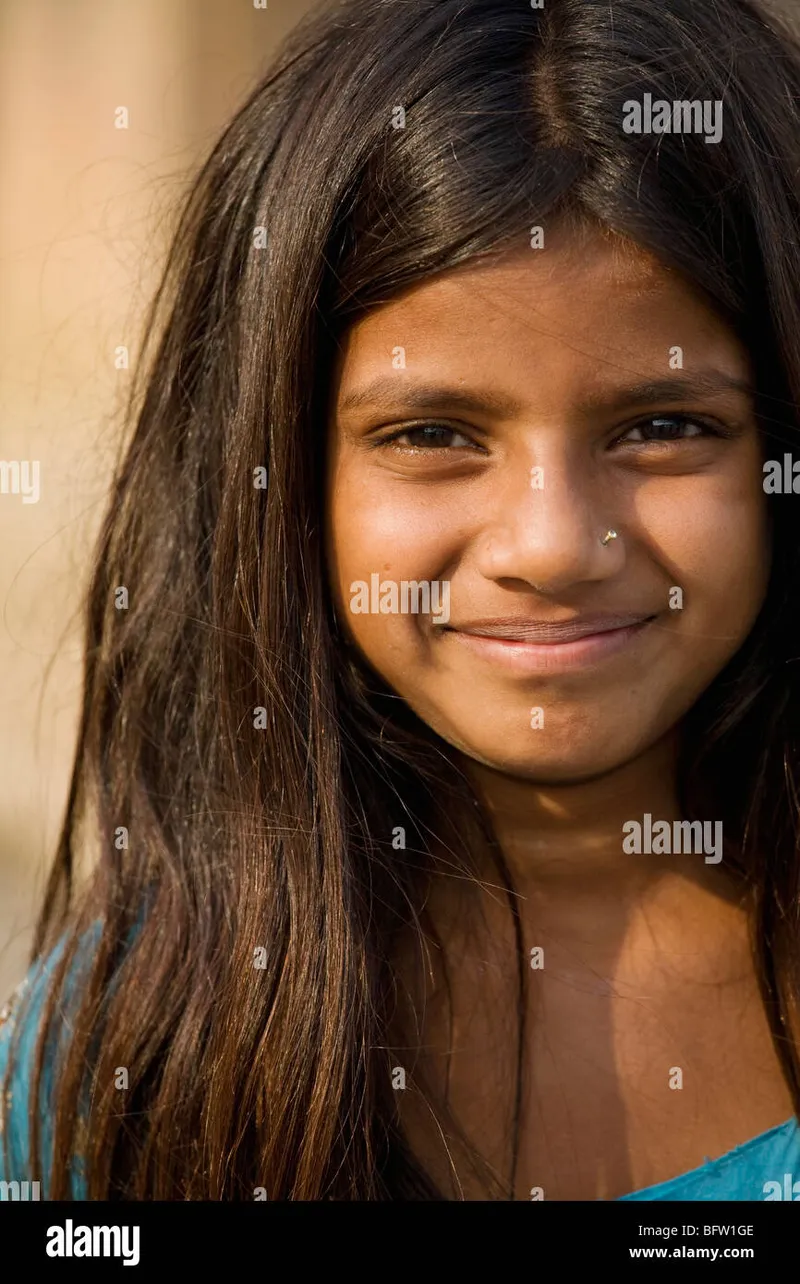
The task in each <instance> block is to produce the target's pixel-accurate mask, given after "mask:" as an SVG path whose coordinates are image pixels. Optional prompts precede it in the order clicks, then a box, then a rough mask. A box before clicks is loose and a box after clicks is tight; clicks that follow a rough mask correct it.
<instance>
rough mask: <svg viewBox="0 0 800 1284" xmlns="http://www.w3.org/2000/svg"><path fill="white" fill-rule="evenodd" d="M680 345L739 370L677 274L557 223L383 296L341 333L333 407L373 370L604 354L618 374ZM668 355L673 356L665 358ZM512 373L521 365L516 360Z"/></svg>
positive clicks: (723, 326) (580, 361)
mask: <svg viewBox="0 0 800 1284" xmlns="http://www.w3.org/2000/svg"><path fill="white" fill-rule="evenodd" d="M676 347H679V348H681V349H682V350H683V351H684V352H685V353H686V362H687V365H689V364H694V365H697V363H698V360H699V359H700V357H702V364H704V365H706V364H708V363H709V362H714V361H716V362H719V363H722V364H724V365H727V366H729V367H730V368H731V373H737V372H741V373H744V372H745V371H746V370H747V367H748V365H749V359H748V354H747V353H746V351H745V349H744V348H743V347H742V345H741V344H740V342H739V340H738V339H737V337H736V335H735V334H734V332H733V331H732V330H731V329H730V327H729V326H728V325H727V323H726V322H725V321H724V320H722V319H721V318H720V317H719V316H718V315H717V314H716V312H715V311H714V310H713V309H712V307H711V306H710V304H709V303H708V302H707V301H706V300H705V299H704V298H703V297H702V296H701V294H700V293H699V292H698V291H697V290H695V289H694V287H693V286H692V285H691V283H690V282H689V281H687V280H685V279H684V278H683V277H682V276H681V275H680V274H679V273H678V272H676V271H674V270H673V269H671V268H670V267H669V266H667V265H664V264H663V263H661V262H660V261H659V260H658V259H657V258H656V257H655V256H654V255H653V254H651V253H649V252H648V251H647V250H645V249H642V248H641V247H639V246H637V245H634V244H633V243H632V242H630V241H625V240H623V238H621V237H615V236H612V235H609V234H606V233H603V232H602V231H595V230H591V231H578V232H575V233H572V232H564V231H563V230H558V231H557V232H556V234H555V235H554V236H553V237H552V240H551V241H549V242H546V248H544V249H542V250H538V251H537V250H533V249H531V248H528V247H523V248H519V247H515V248H514V249H513V250H512V251H508V252H506V253H503V254H499V255H497V256H495V257H493V258H492V259H491V260H488V261H482V262H477V263H468V264H464V265H461V266H459V267H458V268H455V269H452V270H450V271H447V272H443V273H440V274H437V275H436V276H433V277H429V278H427V279H425V280H423V281H421V282H419V283H417V284H416V285H414V286H413V287H411V288H410V289H408V290H406V291H404V292H403V293H402V294H400V295H398V296H397V297H396V298H395V299H393V300H390V301H388V302H387V303H385V304H383V305H381V306H379V307H378V308H376V309H375V310H373V311H372V312H371V313H369V314H368V315H367V316H365V317H363V318H362V319H361V320H360V321H359V322H357V323H356V324H355V325H354V326H353V327H352V329H351V330H350V331H349V333H348V334H347V336H346V337H345V341H344V343H343V345H342V350H341V356H340V361H339V363H338V367H337V378H338V383H337V391H338V401H339V404H340V406H342V407H343V406H344V405H345V404H346V403H347V402H348V401H351V400H352V399H353V396H354V393H355V391H356V385H357V384H359V385H360V384H361V383H362V382H363V380H364V379H365V378H369V379H372V378H373V377H375V376H377V375H379V374H380V372H381V371H384V372H386V371H388V372H389V373H390V375H393V376H394V377H396V378H398V379H399V380H400V381H402V380H404V379H410V378H412V377H413V375H414V373H415V372H418V373H422V372H423V370H424V371H426V372H428V373H430V372H431V363H432V361H433V362H442V361H447V362H448V363H450V364H454V365H456V366H459V368H463V372H464V374H465V375H466V377H469V372H470V371H474V370H476V369H477V368H478V367H479V366H487V365H491V366H492V367H493V368H494V369H496V370H501V369H502V368H503V367H504V366H506V365H508V368H509V375H513V373H514V370H515V364H514V363H515V360H516V361H518V360H519V359H520V358H523V359H525V360H526V361H527V360H530V361H532V362H535V363H536V367H538V368H539V369H544V368H545V367H546V366H547V364H548V363H549V362H551V361H557V362H558V364H559V365H562V366H571V367H573V368H574V367H577V366H581V365H583V366H587V365H589V364H591V363H593V362H600V363H601V364H605V365H607V366H608V372H607V373H608V377H613V372H614V369H615V368H616V369H617V370H618V377H619V378H624V377H625V376H626V374H627V372H628V371H630V370H636V369H638V368H640V367H641V368H644V369H646V370H649V369H651V368H652V369H658V368H659V367H662V368H663V369H664V370H665V371H666V370H667V368H668V365H669V359H670V353H671V352H672V350H673V349H674V348H676ZM673 364H674V363H673ZM516 370H517V373H520V368H519V366H518V365H517V367H516Z"/></svg>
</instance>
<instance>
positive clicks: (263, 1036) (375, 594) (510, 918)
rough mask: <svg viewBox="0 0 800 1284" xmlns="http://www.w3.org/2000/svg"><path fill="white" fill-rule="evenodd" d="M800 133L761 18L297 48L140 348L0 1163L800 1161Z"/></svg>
mask: <svg viewBox="0 0 800 1284" xmlns="http://www.w3.org/2000/svg"><path fill="white" fill-rule="evenodd" d="M799 104H800V52H799V51H798V48H797V46H796V45H795V44H794V43H793V40H792V38H791V36H790V35H789V34H788V33H787V32H786V31H785V30H783V29H782V28H781V26H780V24H779V23H778V22H777V21H776V20H775V19H773V18H772V17H770V16H768V15H767V12H766V11H764V12H762V11H761V9H760V8H758V7H757V6H756V4H755V3H754V2H753V0H715V3H714V4H713V5H711V4H698V3H697V0H661V2H660V3H659V4H653V3H652V2H651V0H612V2H611V3H609V0H602V2H601V0H597V3H595V2H594V0H544V3H542V4H535V5H534V4H531V5H525V4H523V3H520V0H405V2H404V3H389V4H387V3H385V0H346V2H345V3H343V4H335V5H330V6H326V7H325V8H324V9H322V10H320V11H318V12H317V13H316V14H315V15H313V16H312V17H311V18H310V19H308V20H305V21H303V22H302V23H301V24H299V26H298V27H297V28H296V30H295V31H294V32H293V34H292V36H291V38H290V40H289V42H288V44H287V45H286V46H285V48H284V49H283V51H282V53H281V56H280V58H279V60H278V62H277V64H276V65H275V67H274V68H273V69H272V71H271V72H270V74H269V75H268V76H267V78H266V79H265V80H264V81H263V82H262V83H261V85H260V86H259V87H258V88H257V90H256V91H255V93H254V94H253V95H252V97H251V98H250V100H249V102H248V103H247V104H246V105H245V106H244V107H243V109H242V110H241V111H240V112H239V113H238V115H237V116H236V118H235V119H234V121H233V122H232V123H231V125H230V126H229V128H228V129H227V130H226V132H225V134H224V135H223V137H222V139H221V140H220V142H219V143H218V145H217V146H216V148H215V150H214V152H213V154H212V156H211V158H210V159H209V161H208V162H207V164H206V165H205V167H204V168H203V170H202V173H201V174H200V177H199V179H198V180H197V183H196V186H195V188H194V191H193V193H192V195H191V197H190V199H189V201H188V204H187V207H186V210H185V212H184V214H183V216H182V219H181V221H180V225H179V229H178V232H177V235H176V239H175V242H174V249H173V252H172V255H171V258H170V262H169V266H168V269H167V273H166V279H165V283H164V286H163V287H162V289H161V291H160V292H159V296H158V299H157V301H156V305H155V309H154V314H153V317H152V318H151V322H150V325H149V329H148V333H149V334H150V335H153V336H157V347H156V348H155V350H154V351H152V352H151V353H149V354H148V360H147V362H146V363H145V365H143V369H146V380H145V382H144V384H143V385H142V387H141V388H140V389H139V390H138V392H137V393H136V394H135V396H134V399H133V401H132V411H131V413H132V416H133V433H132V439H131V441H130V444H129V447H128V449H127V454H126V457H125V461H124V464H123V466H122V468H121V470H120V473H119V476H118V478H117V480H116V483H115V486H114V491H113V496H112V500H111V504H110V507H109V511H108V516H107V518H106V521H105V525H104V528H103V531H102V537H101V540H100V547H99V551H98V556H97V563H96V570H95V573H94V579H93V583H92V587H91V595H90V600H89V605H88V616H87V639H86V642H87V646H86V651H87V661H86V678H85V700H84V707H83V716H82V721H81V726H80V736H79V742H78V749H77V758H76V766H75V774H74V778H73V783H72V788H71V791H70V796H69V803H68V808H67V814H66V819H65V824H64V830H63V836H62V838H61V842H60V848H59V852H58V859H57V864H56V867H55V869H54V872H53V876H52V881H51V883H50V887H49V891H48V895H47V898H46V903H45V905H44V909H43V913H42V918H41V922H40V925H39V930H38V933H37V937H36V941H35V949H34V961H33V966H32V970H31V973H30V975H29V977H28V979H27V981H26V983H25V984H24V985H23V987H22V989H21V991H20V992H19V993H18V995H17V996H16V998H15V1000H14V1002H13V1003H12V1004H11V1010H10V1015H9V1017H8V1019H7V1021H6V1023H5V1026H4V1028H3V1044H2V1046H3V1067H2V1073H3V1074H4V1076H5V1077H4V1091H3V1102H4V1107H5V1109H4V1137H3V1143H4V1145H3V1157H4V1158H3V1165H2V1176H3V1179H4V1180H7V1181H15V1180H19V1181H24V1180H41V1182H42V1183H43V1191H44V1193H45V1195H46V1197H49V1198H53V1199H60V1198H70V1197H72V1198H79V1199H80V1198H89V1199H128V1200H141V1199H152V1198H154V1199H215V1200H216V1199H254V1198H268V1199H271V1200H276V1199H277V1200H280V1199H293V1200H310V1199H336V1200H366V1199H378V1200H396V1199H403V1198H412V1199H423V1200H427V1199H468V1200H475V1199H518V1200H519V1199H531V1198H533V1199H541V1198H544V1199H548V1200H594V1199H598V1198H599V1199H618V1198H625V1197H627V1198H634V1199H709V1198H722V1199H726V1198H729V1199H734V1198H739V1199H750V1200H760V1199H765V1198H781V1197H785V1195H784V1194H783V1192H784V1190H785V1185H784V1177H785V1174H787V1173H788V1174H790V1175H791V1174H796V1175H797V1177H798V1179H800V1134H799V1133H798V1127H797V1123H796V1121H795V1116H796V1112H797V1109H798V1105H800V1028H799V1025H800V1022H799V1020H798V1001H799V1000H800V978H799V976H798V973H799V972H800V857H799V855H798V832H799V830H800V810H799V804H798V797H797V787H798V779H797V777H798V763H800V758H799V757H798V753H799V752H800V749H799V748H798V744H797V737H798V728H800V721H799V719H800V708H799V707H798V705H799V701H798V695H799V694H800V676H799V671H798V666H797V657H798V641H797V636H798V635H797V627H796V623H795V618H796V617H795V615H794V598H795V595H796V592H797V587H798V586H797V580H798V566H799V565H800V563H799V562H798V533H797V532H798V523H797V519H796V516H795V507H794V499H793V495H794V493H795V492H796V491H800V481H795V480H794V478H795V471H794V470H795V468H796V467H797V466H796V465H795V464H794V462H793V452H794V451H795V450H796V449H797V446H796V442H797V436H796V434H797V427H798V413H797V406H798V401H800V338H799V337H798V336H800V237H799V236H798V230H799V229H800V106H799ZM134 407H135V410H134ZM798 472H800V469H798ZM796 1194H800V1184H798V1187H797V1191H796ZM789 1197H792V1195H791V1194H790V1195H789Z"/></svg>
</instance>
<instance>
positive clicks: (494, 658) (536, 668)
mask: <svg viewBox="0 0 800 1284" xmlns="http://www.w3.org/2000/svg"><path fill="white" fill-rule="evenodd" d="M652 622H653V620H652V618H651V619H648V620H642V621H640V622H639V623H638V624H629V625H626V626H625V627H623V628H618V629H606V630H604V631H603V632H602V633H590V634H586V635H584V636H583V637H580V638H575V639H573V640H572V641H569V642H546V643H542V642H520V641H515V640H511V639H508V638H499V637H486V636H483V635H481V634H477V633H464V632H461V631H460V630H459V629H450V628H448V629H447V630H446V632H447V633H448V634H449V635H450V636H452V637H453V638H454V639H455V640H456V641H458V642H459V644H460V645H462V646H465V647H467V648H468V649H469V650H470V651H472V653H473V654H474V655H477V656H478V657H480V658H481V659H484V660H488V661H489V663H490V664H494V665H502V666H503V667H504V668H507V669H511V670H513V671H514V672H516V673H556V672H567V671H568V670H570V669H586V668H591V667H593V666H594V665H597V664H600V663H601V662H602V661H604V660H608V659H611V658H612V657H613V656H615V655H618V654H619V653H620V652H622V651H624V650H625V649H626V647H629V646H631V645H633V644H634V643H636V642H637V641H638V640H639V639H640V638H641V636H642V635H643V634H644V633H645V632H646V630H647V629H648V628H649V626H650V625H651V624H652Z"/></svg>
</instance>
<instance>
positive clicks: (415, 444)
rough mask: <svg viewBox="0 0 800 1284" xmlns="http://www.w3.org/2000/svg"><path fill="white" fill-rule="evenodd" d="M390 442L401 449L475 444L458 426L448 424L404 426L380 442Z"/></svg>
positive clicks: (442, 447)
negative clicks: (451, 426)
mask: <svg viewBox="0 0 800 1284" xmlns="http://www.w3.org/2000/svg"><path fill="white" fill-rule="evenodd" d="M390 443H391V444H392V445H394V446H398V447H399V448H400V449H401V450H402V449H411V450H430V449H434V450H443V449H447V448H448V447H451V448H460V447H463V446H472V445H473V444H474V443H473V442H471V441H470V439H469V438H468V437H465V436H464V434H463V433H460V432H458V430H457V429H456V428H450V427H449V426H448V425H447V424H417V425H412V426H411V427H410V428H402V429H401V430H400V431H399V432H394V433H391V435H390V436H388V437H384V438H382V439H381V441H380V442H379V443H378V444H379V445H388V444H390Z"/></svg>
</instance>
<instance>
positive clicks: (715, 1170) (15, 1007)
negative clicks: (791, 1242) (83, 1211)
mask: <svg viewBox="0 0 800 1284" xmlns="http://www.w3.org/2000/svg"><path fill="white" fill-rule="evenodd" d="M59 949H60V947H59ZM59 949H56V950H54V951H53V953H52V954H51V955H50V956H49V957H48V958H47V959H46V960H45V961H44V963H39V964H37V965H35V966H34V967H33V968H31V970H30V972H29V973H28V975H27V977H26V978H25V980H24V981H23V983H22V985H21V986H20V987H19V989H18V990H17V991H16V992H15V994H14V995H13V996H12V999H11V1001H10V1003H9V1004H8V1005H7V1007H6V1008H5V1010H4V1011H3V1012H2V1013H0V1089H2V1085H3V1082H4V1079H5V1074H6V1069H7V1066H8V1054H9V1045H10V1041H11V1035H12V1031H13V1030H14V1028H15V1025H16V1024H17V1021H16V1018H17V1016H18V1015H19V1012H20V1003H21V1000H22V998H23V995H25V996H26V998H27V1002H26V1004H25V1007H24V1009H23V1014H24V1016H23V1022H22V1026H21V1028H20V1030H19V1041H18V1043H17V1053H16V1056H15V1063H14V1074H13V1075H12V1079H11V1083H10V1085H9V1087H8V1090H7V1091H6V1092H5V1093H4V1094H2V1092H0V1182H25V1181H28V1182H31V1181H36V1180H39V1181H40V1182H41V1191H42V1197H43V1198H44V1199H47V1197H48V1195H47V1183H48V1178H47V1172H46V1171H45V1172H44V1173H42V1174H39V1173H34V1172H32V1171H31V1165H30V1162H29V1159H28V1132H27V1129H28V1110H27V1107H28V1100H29V1094H30V1089H31V1078H32V1071H33V1058H34V1055H35V1047H36V1039H37V1036H38V1031H39V1022H40V1018H41V1012H42V1004H43V1002H44V998H45V993H46V989H47V983H48V979H49V976H50V974H51V972H52V969H53V966H54V965H55V963H56V962H57V959H58V954H59ZM48 1051H50V1049H48ZM53 1051H55V1049H53ZM46 1065H47V1067H49V1068H51V1067H52V1058H50V1057H48V1059H47V1062H46ZM43 1080H44V1082H43V1085H42V1094H41V1097H40V1103H39V1104H40V1117H41V1121H42V1122H41V1128H42V1139H43V1152H44V1155H45V1157H46V1156H47V1154H48V1152H50V1151H51V1148H52V1127H51V1122H50V1112H49V1110H48V1103H47V1096H48V1093H49V1091H50V1088H51V1087H52V1080H51V1079H48V1076H47V1074H45V1075H44V1076H43ZM4 1134H5V1136H7V1138H8V1141H9V1144H10V1159H9V1163H8V1165H6V1157H5V1148H4V1146H3V1144H2V1143H3V1138H4ZM5 1194H6V1187H5V1186H0V1199H2V1198H3V1197H4V1195H5ZM72 1195H73V1198H74V1199H76V1200H82V1199H86V1187H85V1180H84V1177H83V1174H82V1171H81V1165H80V1160H79V1159H78V1160H77V1161H76V1164H75V1166H74V1168H73V1175H72ZM642 1199H647V1200H717V1199H719V1200H728V1199H735V1200H778V1199H791V1200H795V1201H796V1200H800V1127H798V1122H797V1120H796V1119H788V1120H787V1121H786V1123H784V1124H781V1125H779V1126H778V1127H777V1128H771V1129H770V1130H769V1131H768V1132H764V1133H761V1135H760V1136H758V1137H754V1138H752V1140H751V1141H747V1142H745V1143H744V1145H742V1146H737V1147H736V1149H735V1150H731V1151H729V1152H728V1154H726V1155H722V1156H721V1158H719V1159H707V1160H706V1162H705V1163H704V1164H703V1165H701V1167H699V1168H693V1169H692V1170H691V1172H687V1173H682V1174H681V1175H680V1176H679V1177H673V1178H672V1179H671V1180H670V1181H665V1182H660V1183H659V1184H658V1185H656V1186H647V1187H646V1188H645V1189H644V1190H635V1191H633V1192H632V1193H631V1194H629V1195H622V1196H621V1197H620V1201H619V1202H624V1201H626V1200H642Z"/></svg>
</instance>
